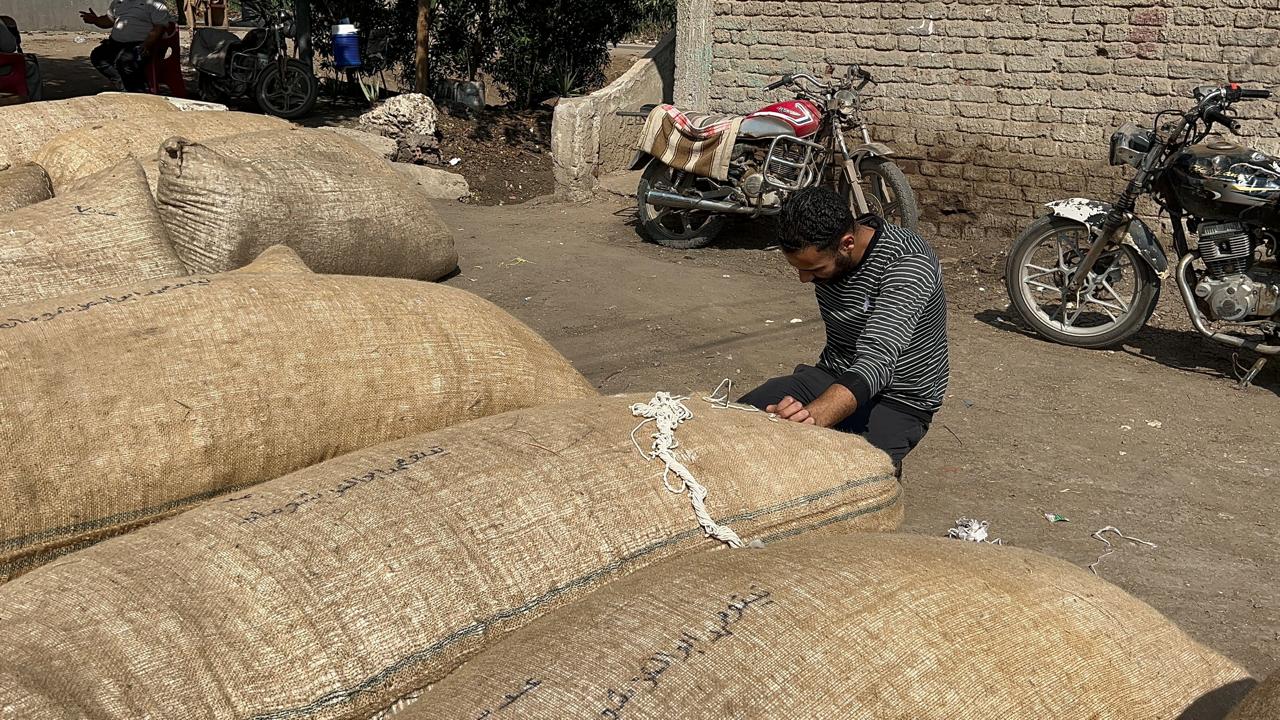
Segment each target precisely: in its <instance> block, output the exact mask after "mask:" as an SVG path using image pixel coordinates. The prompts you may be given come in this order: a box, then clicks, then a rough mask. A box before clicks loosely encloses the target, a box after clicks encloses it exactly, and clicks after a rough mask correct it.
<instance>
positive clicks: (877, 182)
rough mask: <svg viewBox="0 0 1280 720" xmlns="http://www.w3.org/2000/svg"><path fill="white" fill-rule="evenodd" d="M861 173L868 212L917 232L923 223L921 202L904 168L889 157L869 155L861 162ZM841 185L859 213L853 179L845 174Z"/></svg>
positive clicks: (841, 190)
mask: <svg viewBox="0 0 1280 720" xmlns="http://www.w3.org/2000/svg"><path fill="white" fill-rule="evenodd" d="M858 173H859V174H860V175H862V182H861V183H860V185H861V187H862V195H863V197H864V198H866V201H867V212H870V213H871V214H872V215H875V216H877V217H880V218H883V219H884V220H885V221H887V222H889V223H892V224H894V225H897V226H898V227H902V228H906V229H908V230H911V231H915V229H916V226H917V225H919V224H920V205H919V204H918V203H917V202H916V193H915V191H914V190H912V189H911V183H909V182H907V175H906V173H904V172H902V168H900V167H898V166H897V165H895V164H894V163H893V161H892V160H890V159H888V158H883V157H875V156H868V157H864V158H863V159H862V161H861V162H859V163H858ZM841 175H844V173H841ZM840 185H841V187H840V188H838V191H839V192H840V193H842V194H844V195H845V196H847V197H848V199H849V207H850V209H852V210H853V212H854V214H855V215H857V214H858V213H860V212H861V209H860V208H859V207H857V197H856V196H855V195H854V193H853V188H851V187H849V179H848V178H843V177H842V179H841V181H840Z"/></svg>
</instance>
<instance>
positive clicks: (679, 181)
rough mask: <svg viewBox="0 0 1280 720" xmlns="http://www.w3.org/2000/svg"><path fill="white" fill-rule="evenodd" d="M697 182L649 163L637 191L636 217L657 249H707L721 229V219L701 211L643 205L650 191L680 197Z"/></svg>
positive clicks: (669, 169)
mask: <svg viewBox="0 0 1280 720" xmlns="http://www.w3.org/2000/svg"><path fill="white" fill-rule="evenodd" d="M698 180H699V178H698V177H697V176H695V175H694V174H693V173H688V172H684V171H681V170H676V169H675V168H672V167H671V166H669V165H666V164H664V163H662V162H660V161H658V160H654V161H652V162H650V163H649V166H648V167H646V168H645V169H644V174H643V175H641V177H640V184H639V186H637V187H636V201H637V203H638V207H637V214H638V215H639V218H640V226H641V227H643V228H644V231H645V234H647V235H648V236H649V238H650V239H651V240H653V241H654V242H656V243H658V244H659V245H665V246H667V247H669V248H675V249H677V250H692V249H694V248H700V247H706V246H707V245H710V244H711V241H713V240H715V239H716V236H717V235H719V234H720V231H721V230H723V229H724V216H723V215H717V214H715V213H709V212H706V211H704V210H680V209H677V208H672V207H664V206H659V205H650V204H649V203H647V202H645V199H646V198H647V197H648V195H649V191H650V190H661V191H664V192H675V193H682V194H683V192H684V191H687V190H691V189H693V187H694V185H695V184H696V183H697V182H698ZM706 182H710V181H706Z"/></svg>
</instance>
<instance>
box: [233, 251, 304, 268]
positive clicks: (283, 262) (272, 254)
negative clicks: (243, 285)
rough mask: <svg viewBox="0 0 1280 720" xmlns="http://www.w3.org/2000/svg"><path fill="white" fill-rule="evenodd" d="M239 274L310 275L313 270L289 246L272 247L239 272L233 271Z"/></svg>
mask: <svg viewBox="0 0 1280 720" xmlns="http://www.w3.org/2000/svg"><path fill="white" fill-rule="evenodd" d="M232 272H237V273H250V274H261V273H309V272H311V268H309V267H307V264H306V263H304V262H303V261H302V258H300V257H298V253H296V252H294V251H293V248H291V247H289V246H288V245H272V246H271V247H269V248H267V249H266V250H263V251H262V254H261V255H259V256H258V259H257V260H254V261H253V262H251V263H249V264H248V265H245V266H244V267H242V268H240V269H239V270H232Z"/></svg>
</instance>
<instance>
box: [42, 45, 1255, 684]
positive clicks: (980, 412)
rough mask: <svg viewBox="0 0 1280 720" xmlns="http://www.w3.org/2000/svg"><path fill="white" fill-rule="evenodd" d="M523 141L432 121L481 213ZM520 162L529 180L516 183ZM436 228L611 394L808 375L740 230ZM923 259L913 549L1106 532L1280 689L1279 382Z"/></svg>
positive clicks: (1188, 335) (782, 277) (773, 286)
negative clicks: (1123, 538) (1082, 336)
mask: <svg viewBox="0 0 1280 720" xmlns="http://www.w3.org/2000/svg"><path fill="white" fill-rule="evenodd" d="M74 38H75V34H73V33H30V34H28V35H27V36H26V37H25V38H24V44H25V45H26V47H27V50H28V51H30V52H34V53H37V54H39V55H41V56H42V58H43V59H42V62H43V63H44V69H45V76H46V82H47V86H46V91H47V94H48V97H50V98H60V97H69V96H72V95H80V94H86V93H92V92H96V91H98V90H103V89H107V88H106V86H105V83H103V81H101V79H100V78H99V77H98V76H97V73H96V72H95V71H94V70H93V69H92V68H91V67H90V66H89V65H88V61H87V57H88V53H89V51H90V50H91V49H92V48H93V46H94V39H93V38H90V39H89V41H88V42H85V43H75V42H74ZM615 70H616V68H615ZM321 107H322V110H321V113H320V114H319V115H318V116H317V118H316V119H315V120H314V123H315V124H346V123H350V122H352V121H353V120H354V118H355V117H356V116H358V115H359V113H360V112H361V111H362V109H361V108H360V107H359V105H358V104H356V103H354V102H350V101H339V102H337V103H333V102H331V101H330V100H328V99H326V100H325V104H323V105H322V106H321ZM529 120H530V118H528V117H520V116H518V115H513V116H511V117H507V118H503V119H501V120H500V121H499V122H498V123H491V128H492V129H491V130H490V131H489V133H490V136H491V138H492V139H496V140H497V141H499V142H501V143H503V144H504V145H505V146H506V147H509V148H513V149H512V150H510V153H512V154H511V155H506V156H504V155H502V154H497V155H489V156H488V157H489V160H488V162H487V164H485V163H483V162H481V161H480V160H479V158H482V157H485V156H486V153H485V144H484V141H483V138H473V139H470V140H468V139H467V135H466V133H467V132H468V127H466V126H465V125H462V124H459V125H453V124H451V121H449V120H446V121H445V133H446V140H445V152H446V158H448V157H451V156H457V157H462V159H463V161H462V162H461V163H459V165H458V166H457V168H456V169H457V170H458V171H460V172H463V173H464V174H467V175H468V178H469V179H470V180H471V181H472V183H473V185H474V186H476V187H478V188H479V190H480V192H481V193H484V194H483V195H482V197H481V198H480V201H482V202H488V203H495V204H496V203H497V202H502V203H515V202H519V201H522V200H525V199H527V198H531V197H535V196H538V195H542V194H545V193H546V192H548V191H549V189H550V185H549V177H550V175H549V158H548V156H547V155H546V153H545V152H544V150H543V148H542V146H541V145H540V143H541V142H542V140H541V138H543V137H545V129H546V127H549V123H550V116H549V112H547V113H544V115H543V116H541V117H535V118H534V119H533V123H532V126H531V125H530V122H529ZM478 127H479V126H478V125H473V126H471V127H470V128H469V131H470V132H472V133H474V132H475V131H476V129H477V128H478ZM521 128H523V130H522V129H521ZM451 138H452V139H451ZM472 141H474V144H471V145H468V144H466V143H468V142H472ZM451 143H454V144H452V145H451ZM451 148H457V152H455V153H452V154H450V149H451ZM516 154H524V155H525V156H527V157H526V160H527V164H526V165H523V166H521V165H513V164H512V158H513V157H515V156H516ZM468 158H470V159H471V160H472V162H469V161H468ZM495 158H496V159H495ZM540 162H546V163H547V164H546V166H545V167H546V168H547V169H546V171H545V175H542V176H541V177H542V178H543V180H541V181H539V180H537V179H536V178H537V177H539V176H538V175H537V172H538V170H537V168H538V167H539V163H540ZM522 167H523V168H525V169H524V170H522V169H521V168H522ZM503 168H507V169H508V170H511V169H512V168H514V173H515V174H514V175H513V174H512V173H511V172H506V173H503V172H502V170H503ZM526 170H527V173H526V174H527V175H528V176H529V177H530V178H533V179H530V180H528V181H527V182H526V181H525V180H526V178H525V176H524V175H521V173H525V172H526ZM481 173H485V174H486V175H485V177H492V178H496V181H494V182H489V181H488V180H483V181H481V180H480V179H479V178H480V176H481ZM440 210H441V212H442V213H443V215H444V216H445V218H446V219H447V220H448V221H449V222H450V223H451V224H452V226H453V228H454V230H455V234H456V237H457V240H458V249H459V252H460V255H461V257H462V267H461V272H460V274H458V275H457V276H455V277H453V278H451V279H450V280H448V282H449V283H450V284H452V285H457V286H460V287H464V288H466V289H468V290H471V291H473V292H476V293H479V294H480V295H482V296H484V297H487V298H489V299H491V300H493V301H494V302H495V303H497V304H498V305H500V306H501V307H503V308H506V309H507V310H509V311H511V312H512V313H513V314H515V315H516V316H517V317H519V318H520V319H521V320H523V321H525V322H526V323H528V324H529V325H531V326H532V327H533V328H535V329H536V330H537V331H539V332H540V333H542V334H543V335H544V336H545V337H547V338H548V339H549V340H550V341H551V342H552V343H553V344H554V345H556V346H557V347H558V348H559V349H560V350H561V351H562V352H564V353H565V354H566V355H567V356H568V357H569V358H570V359H571V360H572V361H573V362H574V364H575V365H576V366H577V367H578V368H579V369H580V370H582V372H584V373H585V374H586V375H587V377H588V378H590V379H591V380H592V381H593V382H594V383H596V385H597V386H598V387H599V388H600V389H601V390H602V391H604V392H608V393H616V392H651V391H656V390H671V391H676V392H687V393H705V392H707V391H709V390H711V389H712V388H714V387H715V386H716V385H717V384H718V383H719V382H720V381H721V380H722V379H724V378H730V379H732V380H733V381H734V383H735V391H736V392H743V391H746V390H748V389H750V388H751V387H753V386H754V385H755V384H757V383H759V382H762V381H763V380H765V379H767V378H769V377H771V376H773V375H777V374H782V373H786V372H789V371H790V369H791V368H792V367H793V366H794V365H795V364H797V363H801V362H812V361H813V360H814V359H815V358H816V356H817V353H818V351H819V350H820V348H821V346H822V342H823V330H822V327H821V322H820V321H819V318H818V312H817V308H816V305H815V303H814V300H813V294H812V290H811V289H810V288H807V287H805V286H802V285H800V284H799V283H797V282H796V280H795V278H794V275H793V274H792V272H791V271H790V269H789V266H787V265H786V263H785V261H784V260H783V258H782V257H781V256H780V254H779V253H777V252H776V251H771V250H769V249H768V246H769V244H770V240H769V236H768V233H767V232H766V231H765V230H763V229H762V228H760V227H757V226H753V225H750V224H741V225H737V226H734V227H731V228H730V230H729V231H728V232H727V233H726V234H725V236H724V237H723V238H722V240H721V241H720V243H719V244H718V245H716V246H715V247H713V248H710V249H706V250H700V251H685V252H681V251H672V250H667V249H664V248H661V247H658V246H656V245H653V244H651V243H648V242H645V241H643V240H642V239H641V238H640V236H639V235H638V234H637V232H636V230H635V228H634V225H633V213H632V210H631V206H630V204H629V203H627V202H625V201H624V200H622V199H619V198H604V199H601V200H599V201H597V202H595V203H592V204H587V205H565V204H557V203H555V202H552V201H550V200H548V199H542V198H539V199H535V200H533V201H531V202H527V203H525V204H521V205H508V206H507V207H479V206H477V205H475V204H460V203H442V204H441V205H440ZM930 239H931V240H932V241H933V242H934V245H935V247H936V248H937V250H938V252H939V255H940V256H941V257H942V258H943V264H944V272H945V274H946V280H947V291H948V294H949V306H950V323H951V341H952V348H951V353H952V365H953V373H952V385H951V391H950V394H949V397H948V399H947V404H946V406H945V407H944V409H943V410H942V412H941V413H940V414H939V415H938V417H937V418H936V421H935V423H934V426H933V428H932V429H931V431H930V432H929V435H928V436H927V437H926V438H925V441H924V442H923V443H922V445H921V446H920V447H919V448H918V449H917V450H916V452H915V453H913V454H912V456H911V457H910V458H908V460H907V464H906V478H905V485H906V491H907V508H908V509H907V525H906V529H907V530H909V531H911V532H919V533H925V534H929V535H941V534H944V533H945V532H946V530H947V529H948V528H949V527H951V526H952V525H953V523H954V522H955V521H956V519H957V518H960V517H971V518H980V519H984V520H988V521H990V523H991V527H990V530H991V536H992V537H993V538H1001V539H1002V540H1003V541H1004V542H1005V543H1007V544H1010V545H1017V546H1022V547H1027V548H1032V549H1036V550H1041V551H1044V552H1047V553H1050V554H1053V555H1056V556H1059V557H1062V558H1064V559H1066V560H1069V561H1071V562H1074V563H1076V564H1078V565H1081V566H1085V565H1088V564H1089V563H1092V562H1094V561H1095V560H1096V559H1097V558H1098V556H1099V555H1100V554H1101V552H1102V551H1103V549H1104V547H1103V544H1102V543H1101V542H1099V541H1097V540H1094V539H1091V538H1090V533H1092V532H1094V531H1095V530H1098V529H1099V528H1102V527H1104V526H1107V525H1114V526H1116V527H1118V528H1120V529H1121V530H1122V531H1123V532H1124V533H1126V534H1128V535H1131V536H1135V537H1138V538H1142V539H1144V540H1147V541H1150V542H1153V543H1155V544H1156V545H1157V547H1156V548H1154V549H1151V548H1144V547H1141V546H1137V545H1132V544H1130V543H1119V545H1118V548H1117V550H1116V552H1115V553H1114V554H1112V555H1110V556H1109V557H1107V558H1106V559H1105V561H1103V562H1102V564H1101V565H1100V566H1099V567H1098V570H1099V573H1100V574H1101V575H1102V576H1103V577H1104V578H1106V579H1108V580H1110V581H1112V582H1114V583H1116V584H1118V585H1120V586H1121V587H1123V588H1125V589H1127V590H1129V591H1130V592H1132V593H1134V594H1136V595H1137V596H1138V597H1141V598H1142V599H1144V600H1146V601H1147V602H1149V603H1151V604H1152V605H1154V606H1155V607H1157V608H1158V609H1160V610H1162V611H1163V612H1165V613H1167V614H1168V615H1169V616H1170V617H1171V618H1173V620H1175V621H1176V622H1177V623H1178V624H1179V625H1180V626H1181V627H1183V628H1184V629H1186V630H1187V631H1188V632H1189V633H1191V634H1192V635H1193V636H1195V637H1196V638H1198V639H1199V640H1201V641H1203V642H1205V643H1207V644H1209V645H1210V646H1212V647H1214V648H1216V649H1218V650H1220V651H1222V652H1223V653H1225V654H1227V655H1228V656H1230V657H1232V658H1234V659H1236V660H1237V661H1239V662H1241V663H1243V664H1244V665H1246V666H1247V667H1248V668H1249V669H1250V670H1252V671H1253V672H1255V673H1258V674H1265V673H1268V672H1270V671H1271V670H1273V669H1275V668H1277V667H1278V666H1280V589H1278V588H1280V584H1278V583H1277V580H1280V563H1278V562H1277V559H1280V558H1278V557H1277V556H1278V555H1280V551H1277V546H1276V539H1277V538H1276V531H1275V528H1276V527H1277V523H1276V522H1274V520H1273V518H1272V516H1273V515H1274V514H1276V512H1277V511H1278V510H1280V502H1277V500H1276V499H1275V497H1274V496H1273V495H1271V493H1270V489H1271V488H1270V485H1271V483H1272V482H1275V481H1276V480H1277V476H1278V472H1277V468H1278V467H1280V458H1278V457H1277V445H1278V443H1277V440H1276V433H1275V431H1274V429H1273V427H1272V426H1271V424H1270V422H1273V421H1274V420H1275V419H1276V418H1278V417H1280V415H1278V414H1277V412H1276V408H1277V405H1276V403H1277V397H1276V396H1277V395H1280V371H1278V370H1277V369H1276V367H1270V368H1268V369H1267V370H1266V371H1264V373H1263V374H1262V375H1261V376H1260V377H1259V378H1258V381H1257V383H1258V384H1257V386H1255V387H1253V388H1250V389H1248V390H1246V391H1243V392H1241V391H1238V390H1235V389H1234V388H1233V385H1232V383H1231V382H1230V381H1229V379H1228V377H1224V373H1225V374H1226V375H1230V372H1231V367H1232V357H1231V352H1230V351H1229V350H1226V349H1223V348H1219V347H1216V346H1213V345H1209V344H1208V343H1207V342H1205V341H1202V340H1201V339H1200V338H1199V337H1197V336H1196V335H1195V334H1194V333H1193V332H1191V330H1190V327H1189V324H1188V323H1187V321H1186V319H1185V315H1184V314H1183V311H1182V310H1181V307H1180V305H1179V303H1178V300H1177V297H1176V292H1173V291H1172V290H1173V289H1172V288H1166V291H1165V295H1164V300H1163V302H1162V305H1161V309H1160V311H1159V312H1158V314H1157V316H1156V318H1155V319H1154V321H1153V326H1152V327H1150V328H1148V329H1147V330H1146V331H1144V332H1142V333H1141V334H1139V335H1138V336H1136V337H1135V338H1134V339H1133V340H1132V341H1131V342H1130V343H1129V344H1128V345H1127V346H1126V347H1125V348H1124V349H1123V350H1119V351H1110V352H1108V351H1085V350H1076V349H1072V348H1066V347H1061V346H1056V345H1051V344H1048V343H1045V342H1042V341H1040V340H1037V339H1035V338H1032V337H1028V336H1027V335H1025V334H1024V333H1023V332H1022V331H1021V330H1020V329H1019V328H1018V326H1017V325H1016V324H1015V323H1014V322H1013V321H1012V318H1011V316H1010V314H1009V312H1008V311H1007V310H1006V306H1007V301H1006V299H1005V295H1004V289H1003V287H1002V285H1001V280H1000V272H1001V268H1000V264H1001V263H1002V261H1003V257H1002V255H1001V251H1002V249H1003V248H1002V245H1003V243H1004V239H1000V238H997V239H993V240H992V241H991V243H990V244H989V245H983V246H973V245H962V244H957V243H954V242H950V241H948V240H946V239H942V238H930ZM797 319H798V320H799V321H800V322H793V320H797ZM1278 364H1280V363H1278ZM712 492H714V488H712ZM1044 513H1058V514H1061V515H1064V516H1066V517H1067V518H1069V519H1070V522H1068V523H1057V524H1050V523H1048V522H1047V521H1046V520H1045V519H1044Z"/></svg>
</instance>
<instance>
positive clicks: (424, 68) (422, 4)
mask: <svg viewBox="0 0 1280 720" xmlns="http://www.w3.org/2000/svg"><path fill="white" fill-rule="evenodd" d="M433 4H434V0H418V46H417V51H416V52H415V54H414V63H413V89H414V92H420V93H423V94H428V91H429V88H428V86H427V83H428V81H429V80H430V77H431V6H432V5H433Z"/></svg>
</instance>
